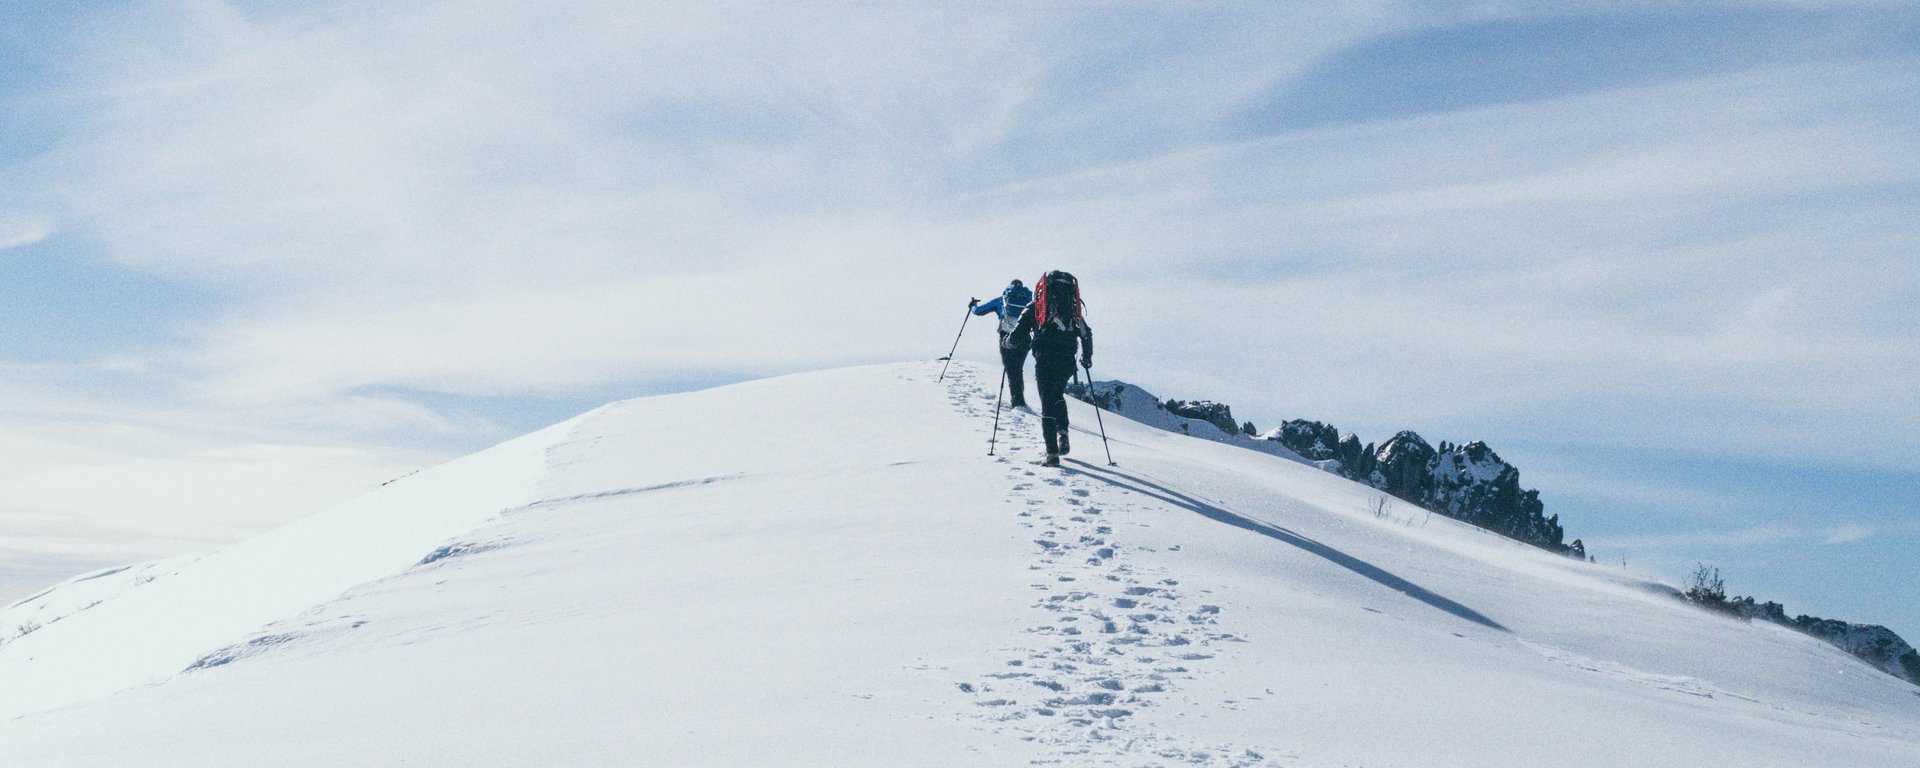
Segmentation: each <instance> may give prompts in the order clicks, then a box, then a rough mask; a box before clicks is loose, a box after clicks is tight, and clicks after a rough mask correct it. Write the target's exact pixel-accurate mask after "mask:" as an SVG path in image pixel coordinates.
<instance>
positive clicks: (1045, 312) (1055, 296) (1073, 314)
mask: <svg viewBox="0 0 1920 768" xmlns="http://www.w3.org/2000/svg"><path fill="white" fill-rule="evenodd" d="M1085 309H1086V305H1085V304H1084V303H1082V302H1081V301H1080V281H1079V280H1077V279H1075V278H1074V276H1073V275H1069V274H1067V273H1065V272H1061V271H1059V270H1054V271H1052V272H1048V273H1046V274H1044V275H1041V276H1040V291H1039V293H1038V294H1036V295H1035V296H1034V299H1033V311H1034V320H1036V321H1037V323H1036V325H1046V324H1047V322H1048V321H1050V320H1058V321H1060V322H1059V323H1058V324H1059V325H1060V327H1062V328H1070V327H1073V326H1075V325H1079V324H1080V321H1081V320H1083V319H1085Z"/></svg>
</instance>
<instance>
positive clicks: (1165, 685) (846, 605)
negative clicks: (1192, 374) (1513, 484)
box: [0, 363, 1920, 768]
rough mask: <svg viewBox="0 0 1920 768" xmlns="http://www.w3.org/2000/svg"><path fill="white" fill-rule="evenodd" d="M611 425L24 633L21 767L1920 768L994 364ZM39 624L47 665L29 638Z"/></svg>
mask: <svg viewBox="0 0 1920 768" xmlns="http://www.w3.org/2000/svg"><path fill="white" fill-rule="evenodd" d="M937 371H938V366H937V364H920V363H916V364H903V365H892V366H876V367H866V368H853V369H845V370H834V371H825V372H819V373H810V374H803V375H796V376H788V377H783V378H777V379H769V380H764V381H757V382H751V383H746V384H740V385H735V386H729V387H723V388H719V389H713V390H708V391H704V392H696V393H691V394H684V395H674V396H667V397H654V398H646V399H640V400H632V401H627V402H621V403H616V404H613V405H610V406H607V407H605V408H601V409H599V410H595V411H593V412H591V413H587V414H585V415H582V416H580V417H578V418H575V419H573V420H571V421H568V422H566V423H563V424H560V425H556V426H554V427H551V428H548V429H546V430H543V431H540V432H537V433H534V434H531V435H528V436H525V437H522V438H519V439H517V440H513V441H510V442H508V443H505V444H502V445H500V446H498V447H495V448H492V449H489V450H487V451H483V452H480V453H478V454H475V455H473V456H470V457H467V458H464V459H461V460H458V461H455V462H452V463H449V464H446V465H444V466H440V467H437V468H434V469H431V470H428V471H424V472H420V473H418V474H415V475H411V476H409V477H406V478H404V479H401V480H399V481H396V482H394V483H391V484H389V485H388V486H386V487H383V488H381V489H379V490H378V491H376V492H374V493H371V494H369V495H367V496H366V497H364V498H361V499H359V500H357V501H355V502H352V503H349V504H346V505H344V506H341V507H338V508H335V509H333V510H330V511H328V512H325V513H322V514H319V515H315V516H313V517H311V518H308V519H306V520H303V521H301V522H299V523H296V524H294V525H291V526H288V527H286V528H283V529H280V530H277V531H274V532H272V533H270V534H267V535H265V536H261V537H259V538H257V539H254V540H251V541H248V542H245V543H243V544H240V545H237V546H234V547H231V548H228V549H226V550H222V551H220V552H216V553H213V554H210V555H206V556H203V557H197V558H186V559H180V560H174V561H168V562H165V563H160V564H153V565H150V566H146V567H142V568H136V569H134V570H128V571H120V572H117V573H109V574H96V575H95V577H94V578H84V577H83V578H81V579H76V580H74V581H71V582H68V583H67V584H65V585H62V586H61V587H59V588H56V589H54V590H52V591H50V592H48V593H44V594H42V595H38V596H35V597H34V598H31V599H29V600H27V601H23V602H22V603H19V604H17V605H15V606H13V607H12V608H9V609H7V610H6V611H4V612H0V628H4V629H0V642H4V645H0V756H3V757H0V762H3V763H4V764H5V765H8V766H341V765H355V766H361V765H365V766H389V765H412V766H889V767H895V766H1015V765H1029V764H1036V763H1038V764H1053V765H1069V766H1080V765H1091V766H1100V765H1115V766H1139V765H1168V766H1174V765H1205V766H1251V765H1259V766H1266V765H1277V766H1463V767H1464V766H1472V767H1474V768H1482V767H1487V766H1528V767H1534V766H1685V767H1687V768H1699V767H1701V766H1743V767H1746V766H1873V767H1874V768H1886V767H1889V766H1920V689H1916V688H1915V687H1914V686H1911V685H1909V684H1907V683H1904V682H1901V681H1899V680H1896V679H1894V678H1892V677H1890V676H1887V675H1885V674H1882V673H1880V672H1878V671H1875V670H1873V669H1871V668H1869V667H1868V666H1867V665H1865V664H1863V663H1861V662H1859V661H1856V660H1854V659H1853V658H1852V657H1850V656H1847V655H1846V654H1844V653H1842V652H1840V651H1839V650H1837V649H1835V648H1833V647H1831V646H1829V645H1827V644H1825V643H1822V642H1820V641H1818V640H1814V639H1812V638H1809V637H1804V636H1801V635H1799V634H1796V633H1794V632H1791V631H1789V630H1786V629H1784V628H1781V627H1776V626H1772V625H1768V624H1763V623H1756V624H1743V623H1739V622H1737V621H1733V620H1729V619H1724V618H1720V617H1717V616H1714V615H1709V614H1706V613H1703V612H1700V611H1697V610H1694V609H1691V608H1689V607H1687V606H1685V605H1682V604H1681V603H1679V602H1678V601H1676V600H1674V599H1673V598H1672V597H1671V596H1670V594H1669V593H1670V591H1671V589H1672V588H1671V587H1669V586H1666V585H1663V584H1658V583H1654V582H1650V581H1648V580H1645V579H1643V578H1640V577H1636V576H1633V575H1630V574H1627V573H1624V572H1622V571H1620V570H1619V569H1616V568H1610V567H1606V566H1599V565H1591V564H1586V563H1579V562H1575V561H1572V560H1568V559H1564V558H1560V557H1556V556H1553V555H1549V554H1547V553H1545V552H1542V551H1539V550H1536V549H1533V548H1530V547H1526V546H1523V545H1520V544H1517V543H1514V542H1511V541H1508V540H1505V539H1502V538H1499V537H1496V536H1493V535H1491V534H1487V533H1484V532H1481V531H1478V530H1476V529H1472V528H1469V527H1466V526H1464V525H1461V524H1458V523H1456V522H1454V521H1451V520H1448V519H1446V518H1442V517H1439V516H1437V515H1435V516H1429V515H1427V514H1426V513H1425V512H1423V511H1421V510H1418V509H1415V508H1413V507H1412V506H1411V505H1407V504H1404V503H1400V504H1394V505H1392V506H1391V507H1390V508H1389V509H1388V510H1387V516H1386V517H1385V518H1378V517H1376V516H1375V514H1374V513H1373V511H1372V504H1371V502H1372V501H1373V499H1374V498H1375V496H1376V492H1375V491H1373V490H1371V489H1369V488H1366V487H1363V486H1360V485H1357V484H1354V483H1350V482H1347V481H1345V480H1343V479H1341V478H1339V477H1336V476H1333V475H1330V474H1328V473H1325V472H1321V471H1319V470H1317V469H1314V468H1312V467H1309V466H1304V465H1301V464H1299V463H1296V462H1293V461H1289V460H1286V459H1284V458H1280V457H1276V456H1271V455H1266V454H1262V453H1258V452H1254V451H1248V450H1244V449H1240V448H1236V447H1232V446H1228V445H1222V444H1218V443H1213V442H1208V441H1205V440H1200V439H1195V438H1191V437H1185V436H1181V435H1176V434H1171V433H1167V432H1164V431H1161V430H1157V429H1153V428H1150V427H1146V426H1143V425H1140V424H1136V423H1133V422H1130V421H1127V420H1125V419H1122V418H1118V417H1116V416H1114V415H1112V414H1108V415H1107V417H1106V428H1107V432H1108V434H1109V435H1110V436H1111V437H1112V439H1113V455H1114V457H1115V458H1116V459H1117V460H1118V461H1119V466H1117V467H1108V466H1106V463H1105V461H1104V457H1103V455H1102V452H1101V443H1100V439H1099V436H1098V434H1097V433H1096V432H1095V431H1093V428H1094V426H1095V420H1094V412H1093V410H1091V408H1090V407H1088V406H1085V405H1083V404H1080V403H1077V402H1076V403H1074V404H1073V406H1072V408H1073V410H1072V417H1073V420H1074V424H1075V432H1074V452H1073V455H1072V456H1071V457H1070V458H1071V459H1073V460H1078V461H1070V462H1069V463H1068V465H1067V466H1066V467H1063V468H1061V469H1046V468H1041V467H1039V466H1036V464H1035V462H1036V461H1037V460H1038V459H1039V458H1040V454H1039V448H1038V443H1039V437H1038V434H1037V433H1038V419H1037V418H1036V417H1035V416H1033V415H1032V414H1029V413H1025V412H1007V413H1006V414H1005V415H1004V416H1003V418H1002V420H1001V424H1000V427H1001V429H1000V443H999V446H1000V450H999V454H1000V455H999V456H998V457H989V456H988V455H986V449H987V438H988V431H989V428H990V426H991V424H992V418H993V410H992V409H993V400H992V398H993V394H994V393H993V391H992V388H993V386H994V384H995V382H996V381H997V380H998V378H997V374H998V372H997V370H994V369H991V368H986V367H978V366H973V365H967V364H956V365H955V366H954V368H953V372H952V373H951V374H949V376H948V378H947V381H946V382H945V383H937V382H936V381H935V376H936V374H937ZM23 627H24V628H27V629H30V630H31V631H27V632H26V633H25V634H21V629H22V628H23Z"/></svg>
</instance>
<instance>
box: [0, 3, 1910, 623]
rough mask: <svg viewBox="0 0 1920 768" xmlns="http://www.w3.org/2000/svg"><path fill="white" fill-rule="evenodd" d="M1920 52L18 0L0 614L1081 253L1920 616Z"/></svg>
mask: <svg viewBox="0 0 1920 768" xmlns="http://www.w3.org/2000/svg"><path fill="white" fill-rule="evenodd" d="M1917 65H1920V8H1916V7H1915V6H1913V5H1912V4H1910V3H1868V2H1861V3H1849V2H1757V1H1756V2H1718V3H1716V2H1689V3H1651V2H1647V3H1641V2H1615V3H1583V2H1551V3H1548V2H1497V1H1494V2H1475V3H1435V2H1387V1H1384V0H1379V1H1372V0H1368V1H1357V2H1341V1H1336V2H1315V3H1265V2H1263V3H1244V4H1234V3H1224V4H1185V3H1122V2H1085V3H1079V2H1076V3H957V4H927V3H902V4H885V3H859V4H837V3H830V4H800V3H728V2H715V3H701V4H697V6H696V7H688V4H671V5H659V6H649V5H647V4H641V3H632V2H593V1H585V2H552V1H551V0H546V1H543V2H508V1H504V0H465V1H463V2H336V3H275V2H218V1H216V0H179V1H177V2H91V3H32V2H20V1H13V0H0V387H4V392H5V393H6V397H5V398H4V399H3V400H0V600H5V599H11V598H14V597H19V596H24V595H25V594H27V593H29V592H31V591H34V590H37V589H39V588H40V587H43V586H45V584H46V583H48V582H50V581H53V580H57V579H59V578H62V577H64V576H66V575H71V574H73V573H77V572H80V571H84V570H87V569H90V568H94V567H100V566H104V565H109V564H116V563H120V562H124V561H129V560H136V559H147V558H155V557H163V556H170V555H175V554H180V553H183V552H192V551H203V550H206V549H209V548H213V547H217V546H219V545H221V544H224V543H227V542H230V541H234V540H237V539H239V538H243V537H245V536H247V535H249V534H251V533H254V532H257V531H260V530H263V529H265V528H268V527H272V526H274V525H277V524H280V523H283V522H285V521H287V520H291V519H294V518H297V517H299V516H302V515H304V514H307V513H310V512H313V511H316V510H318V509H322V508H324V507H326V506H329V505H331V504H333V503H337V502H339V501H342V500H344V499H347V498H350V497H352V496H354V495H357V494H359V493H363V492H365V491H367V490H369V489H371V488H374V487H377V486H378V485H379V484H380V483H382V482H384V481H387V480H390V479H393V478H394V477H398V476H401V475H404V474H405V473H407V472H410V471H413V470H414V469H417V468H419V467H422V466H426V465H430V464H433V463H436V462H439V461H442V460H445V459H447V458H451V457H453V456H457V455H460V454H462V453H466V452H470V451H472V450H477V449H479V448H482V447H485V446H487V445H490V444H492V443H495V442H498V441H500V440H502V439H505V438H507V437H511V436H513V435H515V434H519V433H522V432H525V431H529V430H532V429H534V428H537V427H540V426H543V425H545V424H548V423H551V422H554V421H558V420H561V419H564V418H566V417H568V416H570V415H572V414H574V413H577V412H580V411H583V410H586V409H588V408H591V407H593V406H596V405H599V404H601V403H604V402H607V401H610V400H614V399H619V398H622V397H631V396H639V395H647V394H656V393H663V392H673V391H683V390H687V389H694V388H700V387H706V386H712V385H715V384H722V383H727V382H732V381H740V380H744V379H748V378H754V377H759V376H765V375H771V374H778V373H784V372H791V371H800V370H809V369H816V368H824V367H832V366H840V365H850V364H860V363H872V362H887V361H898V360H913V359H930V358H933V357H937V356H939V355H941V354H944V353H945V352H946V349H947V346H948V345H949V344H950V343H951V342H952V340H953V334H954V332H955V330H956V326H957V325H958V322H959V320H960V316H961V313H962V311H963V308H964V306H965V302H966V299H967V298H969V297H972V296H980V297H986V296H989V295H992V294H993V293H994V292H995V291H997V290H998V289H999V288H1000V287H1002V286H1003V285H1004V284H1005V283H1006V281H1007V280H1008V279H1010V278H1014V277H1019V278H1023V279H1026V280H1029V281H1030V280H1031V279H1032V278H1033V277H1035V276H1037V275H1038V274H1039V273H1040V272H1042V271H1044V270H1046V269H1056V268H1057V269H1067V270H1069V271H1072V272H1074V273H1075V274H1077V275H1079V276H1080V278H1081V279H1082V281H1083V283H1084V284H1085V286H1086V293H1087V299H1088V302H1089V319H1090V321H1091V323H1092V324H1093V325H1094V327H1095V328H1096V329H1097V331H1098V338H1099V349H1100V352H1099V355H1098V357H1097V359H1096V361H1095V364H1096V372H1097V373H1098V375H1099V376H1100V377H1101V378H1117V379H1124V380H1127V381H1131V382H1134V383H1137V384H1140V385H1143V386H1146V387H1147V388H1149V389H1151V390H1153V391H1155V392H1157V393H1159V394H1161V395H1163V396H1168V397H1179V398H1186V399H1192V398H1209V399H1215V400H1220V401H1224V402H1228V403H1231V404H1232V405H1233V406H1234V408H1235V413H1236V414H1237V415H1238V416H1240V417H1241V418H1242V419H1247V420H1252V421H1255V422H1256V423H1257V424H1259V425H1261V426H1263V427H1265V426H1272V425H1273V424H1276V423H1278V422H1280V421H1283V420H1286V419H1291V418H1311V419H1317V420H1322V421H1327V422H1331V423H1333V424H1336V425H1338V426H1339V427H1340V428H1342V429H1344V430H1348V431H1352V432H1355V433H1358V434H1359V435H1361V436H1362V437H1363V438H1364V439H1366V440H1370V441H1379V440H1383V439H1385V438H1386V437H1388V436H1390V435H1391V434H1393V433H1394V432H1396V431H1398V430H1401V429H1414V430H1417V431H1419V432H1421V433H1422V434H1424V435H1426V436H1427V437H1428V438H1429V439H1430V440H1433V441H1435V442H1438V441H1439V440H1443V439H1444V440H1451V441H1455V442H1462V441H1467V440H1476V439H1477V440H1485V441H1487V442H1488V443H1490V444H1491V445H1492V446H1493V447H1494V448H1495V450H1497V451H1499V452H1500V454H1501V455H1502V456H1503V457H1504V458H1506V459H1508V460H1510V461H1512V462H1513V463H1515V464H1516V465H1518V466H1519V467H1520V468H1521V470H1522V480H1523V483H1524V484H1526V485H1527V486H1529V487H1535V488H1538V489H1539V490H1540V491H1541V495H1542V498H1543V500H1544V501H1545V502H1546V504H1547V509H1548V511H1549V512H1551V513H1558V514H1560V515H1561V519H1562V523H1563V524H1564V525H1565V526H1566V528H1567V530H1568V531H1569V535H1570V536H1575V537H1580V538H1582V539H1583V540H1584V541H1585V542H1586V543H1587V544H1588V545H1589V549H1590V551H1592V552H1593V553H1594V554H1595V555H1596V556H1597V558H1598V559H1599V560H1601V561H1602V562H1605V563H1609V564H1621V565H1623V566H1624V567H1627V568H1630V569H1634V570H1636V571H1641V572H1645V573H1649V574H1653V575H1659V576H1664V577H1667V578H1670V579H1674V580H1679V579H1681V578H1683V577H1684V576H1685V575H1686V574H1687V573H1688V572H1689V571H1691V570H1692V568H1693V566H1694V565H1695V564H1696V563H1702V562H1704V563H1709V564H1713V565H1716V566H1718V567H1719V568H1720V569H1721V571H1722V573H1723V574H1724V575H1725V577H1726V579H1727V583H1728V587H1729V589H1730V590H1731V591H1734V592H1736V593H1741V594H1753V595H1756V596H1758V597H1759V598H1761V599H1763V600H1764V599H1774V600H1781V601H1783V602H1785V603H1786V605H1787V608H1788V610H1789V611H1790V612H1795V613H1798V612H1806V613H1813V614H1816V615H1822V616H1828V617H1835V618H1844V619H1848V620H1852V621H1857V622H1868V623H1881V624H1886V625H1888V626H1891V627H1893V628H1894V629H1895V630H1896V631H1899V632H1901V633H1902V634H1903V635H1905V636H1906V637H1908V638H1909V639H1911V640H1920V601H1916V600H1915V595H1914V593H1913V591H1912V588H1911V585H1910V580H1909V579H1908V578H1906V577H1907V576H1910V575H1911V574H1912V573H1915V572H1920V437H1916V436H1917V435H1920V394H1917V393H1920V341H1916V339H1915V334H1914V332H1913V331H1914V329H1915V328H1916V327H1920V322H1917V321H1920V269H1917V268H1916V256H1915V254H1916V253H1917V252H1920V248H1917V247H1916V246H1920V225H1917V224H1916V222H1920V210H1916V209H1920V194H1916V193H1920V128H1917V127H1916V126H1920V66H1917ZM969 330H971V331H973V335H972V336H970V337H967V338H964V339H963V340H962V356H964V357H968V358H970V359H978V360H983V361H985V360H991V359H993V351H992V342H991V339H990V336H989V334H988V333H987V332H986V329H985V328H984V327H978V326H976V327H975V328H972V329H969Z"/></svg>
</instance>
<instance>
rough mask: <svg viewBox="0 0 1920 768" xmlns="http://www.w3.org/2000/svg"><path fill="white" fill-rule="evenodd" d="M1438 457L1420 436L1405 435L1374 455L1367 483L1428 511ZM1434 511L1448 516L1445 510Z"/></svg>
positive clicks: (1382, 447) (1407, 433)
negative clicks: (1427, 501) (1429, 489)
mask: <svg viewBox="0 0 1920 768" xmlns="http://www.w3.org/2000/svg"><path fill="white" fill-rule="evenodd" d="M1436 455H1437V454H1436V452H1435V451H1434V450H1433V446H1431V445H1428V444H1427V441H1426V440H1424V439H1422V438H1421V437H1420V436H1419V435H1417V434H1414V433H1413V432H1401V433H1400V434H1397V435H1394V436H1393V439H1391V440H1388V441H1387V442H1386V443H1384V444H1382V445H1381V446H1380V450H1379V451H1378V452H1377V453H1375V454H1374V459H1375V461H1374V467H1373V472H1371V473H1369V475H1368V477H1367V480H1366V482H1367V484H1368V485H1371V486H1373V487H1375V488H1379V489H1380V490H1383V491H1386V492H1387V493H1391V494H1393V495H1395V496H1398V497H1400V498H1402V499H1405V500H1407V501H1410V502H1413V503H1415V504H1419V505H1421V506H1423V507H1424V506H1426V500H1427V496H1428V495H1429V494H1428V481H1429V480H1430V479H1431V478H1432V477H1433V473H1432V466H1433V462H1434V459H1435V457H1436ZM1433 511H1435V512H1439V513H1441V514H1447V511H1446V510H1444V509H1435V510H1433Z"/></svg>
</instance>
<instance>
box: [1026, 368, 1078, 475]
mask: <svg viewBox="0 0 1920 768" xmlns="http://www.w3.org/2000/svg"><path fill="white" fill-rule="evenodd" d="M1073 370H1074V368H1073V355H1071V354H1069V355H1065V356H1061V357H1055V356H1053V355H1040V354H1035V355H1034V356H1033V383H1034V386H1037V387H1039V388H1040V435H1041V436H1042V437H1044V438H1045V439H1046V441H1047V453H1059V452H1060V437H1059V436H1060V435H1062V434H1065V433H1066V431H1067V426H1068V425H1067V379H1070V378H1073Z"/></svg>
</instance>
